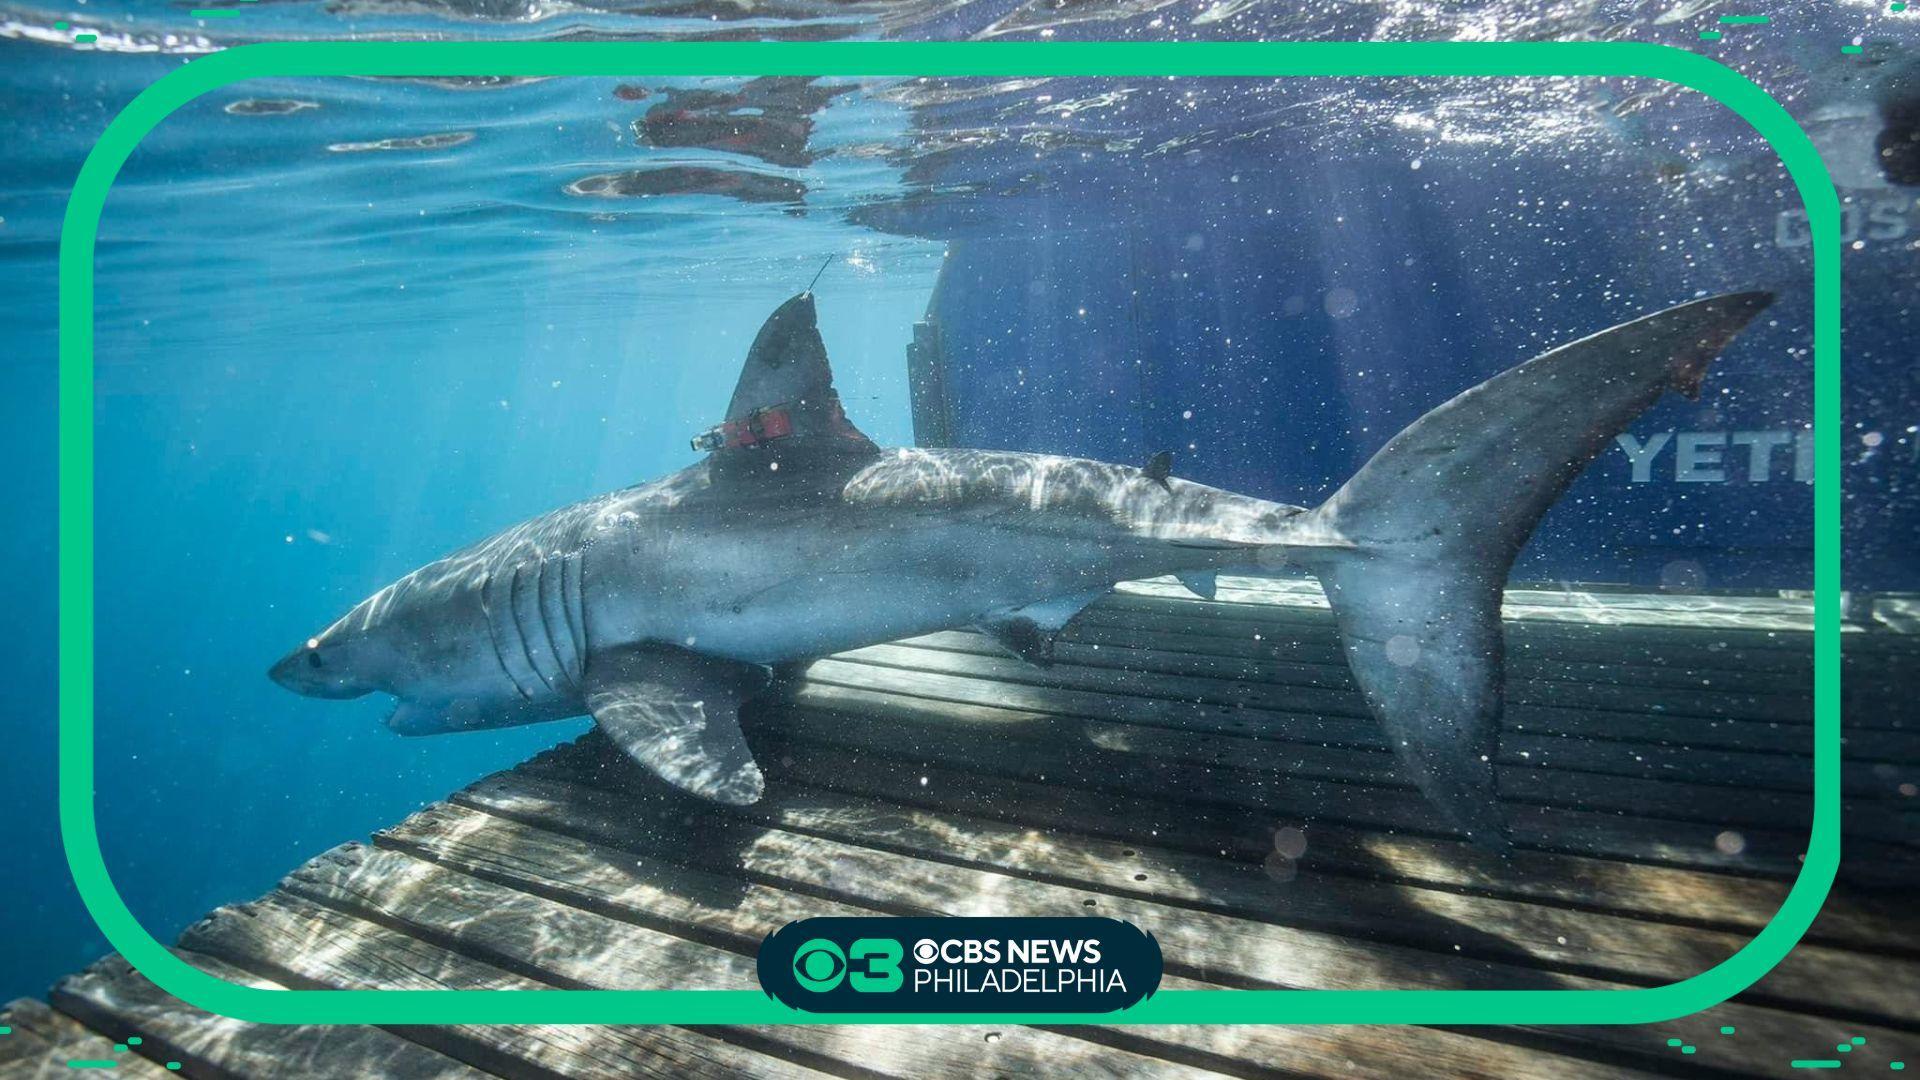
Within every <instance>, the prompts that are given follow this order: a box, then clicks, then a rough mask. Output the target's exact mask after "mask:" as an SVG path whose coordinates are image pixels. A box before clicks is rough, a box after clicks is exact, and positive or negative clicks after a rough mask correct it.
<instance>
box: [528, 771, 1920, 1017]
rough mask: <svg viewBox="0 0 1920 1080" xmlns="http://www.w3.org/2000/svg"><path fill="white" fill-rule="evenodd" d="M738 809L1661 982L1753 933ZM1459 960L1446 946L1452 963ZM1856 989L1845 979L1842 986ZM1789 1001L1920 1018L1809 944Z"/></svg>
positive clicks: (1093, 843)
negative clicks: (1886, 1008) (1892, 1006)
mask: <svg viewBox="0 0 1920 1080" xmlns="http://www.w3.org/2000/svg"><path fill="white" fill-rule="evenodd" d="M555 764H556V766H557V768H554V769H552V770H550V771H542V770H538V769H536V768H534V767H532V766H529V767H528V768H527V771H529V772H539V773H540V774H541V775H549V776H555V777H556V778H558V779H563V780H567V781H572V780H575V779H578V780H583V781H586V782H588V783H595V784H599V785H601V786H604V787H605V788H606V789H607V790H609V791H610V792H613V793H614V794H615V798H616V799H620V798H626V799H630V800H631V799H645V798H647V797H648V794H649V793H651V792H654V791H657V788H658V786H657V784H655V783H654V782H653V781H652V780H651V778H649V777H646V776H644V775H643V774H641V773H640V772H639V771H638V770H636V769H634V768H632V766H631V765H630V764H629V763H628V762H626V761H625V760H623V759H622V758H621V757H619V756H618V755H616V754H614V753H611V752H609V753H605V754H602V755H601V756H600V760H599V761H598V762H597V763H596V762H594V761H593V760H592V759H591V758H590V757H587V756H586V755H581V756H580V757H578V758H573V759H564V758H560V759H557V760H556V761H555ZM739 813H740V815H741V816H743V817H746V818H749V819H750V820H753V821H756V822H762V823H765V824H768V825H770V826H774V827H777V828H781V829H786V830H791V831H798V832H804V833H806V834H807V835H810V836H815V837H821V838H826V839H832V840H837V841H840V842H843V843H847V844H853V845H861V846H870V847H882V848H885V849H887V850H889V851H897V852H900V853H903V854H908V855H914V856H917V857H924V858H934V859H940V860H943V861H948V862H957V863H961V864H964V865H969V866H974V867H977V868H981V869H986V870H990V871H994V872H1002V873H1014V874H1019V875H1022V876H1024V877H1028V878H1032V879H1036V880H1043V881H1049V882H1054V883H1057V884H1061V885H1065V886H1068V887H1070V888H1079V889H1093V890H1096V891H1098V892H1101V893H1105V894H1108V895H1113V896H1133V897H1138V898H1142V899H1150V900H1154V901H1157V902H1162V903H1171V904H1179V905H1183V906H1192V907H1195V908H1197V909H1200V910H1206V911H1214V912H1220V913H1225V914H1230V915H1233V916H1236V917H1239V918H1250V919H1257V920H1261V921H1268V922H1273V923H1276V924H1279V925H1285V926H1292V927H1300V928H1303V929H1312V930H1324V931H1328V932H1331V933H1335V934H1339V935H1341V936H1343V937H1352V938H1358V939H1364V940H1368V941H1377V942H1391V943H1394V944H1400V945H1406V946H1409V947H1412V948H1418V949H1425V950H1428V951H1432V952H1439V953H1442V954H1443V955H1445V954H1446V953H1447V951H1448V950H1449V949H1451V950H1452V952H1453V954H1454V956H1459V957H1466V958H1475V957H1479V958H1485V959H1488V960H1493V961H1498V962H1501V963H1510V964H1517V965H1524V966H1526V967H1528V968H1532V969H1538V970H1557V971H1567V972H1575V973H1581V974H1588V975H1592V976H1594V977H1596V978H1601V979H1606V980H1608V981H1613V982H1623V983H1637V984H1643V985H1658V984H1660V983H1667V982H1676V981H1678V980H1680V979H1684V978H1687V977H1690V976H1692V975H1694V974H1697V973H1699V972H1701V971H1705V970H1707V969H1708V968H1710V967H1713V966H1715V965H1716V964H1718V963H1720V962H1721V961H1723V960H1725V959H1726V958H1727V957H1729V956H1731V955H1733V953H1734V952H1736V951H1738V950H1739V949H1740V948H1741V947H1742V946H1743V945H1745V944H1746V942H1747V941H1748V939H1749V938H1750V937H1751V936H1752V935H1751V934H1746V933H1738V932H1724V931H1713V930H1702V929H1698V928H1693V927H1686V926H1680V925H1676V924H1673V923H1671V922H1653V921H1647V920H1640V919H1633V918H1628V917H1624V916H1617V915H1612V914H1607V913H1603V912H1597V911H1591V910H1588V911H1568V910H1566V909H1564V908H1558V907H1553V906H1550V905H1542V904H1535V903H1527V902H1520V901H1514V900H1504V899H1494V898H1489V897H1481V896H1469V895H1462V894H1460V893H1457V892H1451V891H1445V890H1439V889H1430V888H1420V887H1416V886H1411V885H1401V886H1398V887H1395V888H1381V887H1380V886H1379V884H1378V882H1370V881H1363V880H1359V879H1355V878H1353V877H1350V876H1346V875H1332V874H1318V873H1313V872H1311V871H1308V872H1305V873H1300V872H1298V870H1299V868H1298V867H1297V866H1295V867H1293V868H1292V869H1294V870H1295V871H1296V872H1295V873H1294V874H1293V875H1292V876H1290V877H1289V878H1288V879H1287V880H1286V881H1284V882H1276V880H1275V878H1274V876H1273V875H1272V874H1271V873H1270V872H1268V868H1266V867H1263V866H1260V865H1255V864H1250V863H1246V862H1240V861H1236V860H1232V859H1229V858H1225V857H1223V856H1222V855H1220V854H1213V855H1210V856H1198V855H1195V854H1192V853H1189V852H1182V851H1180V850H1178V849H1175V848H1170V847H1166V846H1162V845H1160V844H1158V843H1151V844H1139V843H1135V844H1133V845H1128V844H1125V843H1122V842H1117V841H1109V840H1100V839H1097V838H1093V837H1088V836H1085V835H1081V834H1080V833H1078V832H1070V833H1064V834H1060V833H1042V832H1038V831H1036V830H1033V829H1031V828H1026V827H1021V826H1009V825H1005V824H1003V823H1001V822H998V821H995V820H993V819H991V818H982V817H975V816H971V815H967V814H963V813H958V812H954V811H939V812H934V811H926V810H919V811H916V810H913V809H910V808H904V807H900V806H897V805H893V804H888V803H880V802H875V801H872V800H865V799H853V798H849V797H848V796H845V795H840V794H835V793H829V792H825V791H821V790H818V789H808V788H788V789H783V790H776V791H773V792H769V794H768V797H767V798H765V799H763V800H762V801H761V802H760V803H758V804H755V805H754V806H751V807H746V808H743V809H742V810H740V811H739ZM1451 959H1452V957H1448V961H1451ZM1849 984H1850V985H1851V987H1852V989H1845V988H1843V987H1844V986H1845V985H1849ZM1769 987H1770V991H1769V992H1771V993H1774V994H1777V995H1778V1000H1777V1004H1779V1005H1781V1006H1782V1007H1786V1008H1798V1009H1815V1010H1828V1009H1832V1010H1852V1012H1853V1014H1855V1015H1862V1016H1875V1015H1882V1013H1881V1009H1882V1007H1883V1005H1884V1004H1885V1003H1888V1002H1893V1003H1901V1002H1906V1003H1911V1005H1912V1007H1913V1010H1914V1011H1915V1012H1916V1013H1920V964H1915V963H1914V962H1912V961H1906V960H1899V959H1894V958H1890V957H1887V956H1885V955H1884V954H1882V955H1873V956H1868V955H1862V954H1861V953H1858V952H1847V951H1843V950H1839V949H1833V948H1829V947H1826V946H1822V945H1814V944H1804V943H1803V944H1802V946H1801V947H1800V948H1799V949H1798V950H1796V953H1795V955H1794V956H1793V957H1791V958H1790V959H1789V960H1788V961H1787V962H1784V963H1783V964H1781V965H1780V966H1779V967H1778V968H1776V969H1775V972H1774V977H1773V979H1772V980H1770V983H1769Z"/></svg>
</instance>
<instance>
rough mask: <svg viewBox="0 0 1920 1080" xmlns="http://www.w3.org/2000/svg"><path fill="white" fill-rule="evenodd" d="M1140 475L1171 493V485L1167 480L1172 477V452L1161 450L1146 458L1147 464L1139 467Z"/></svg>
mask: <svg viewBox="0 0 1920 1080" xmlns="http://www.w3.org/2000/svg"><path fill="white" fill-rule="evenodd" d="M1140 475H1141V476H1144V477H1146V478H1147V479H1149V480H1151V481H1153V482H1154V483H1156V484H1159V485H1160V486H1161V487H1163V488H1165V489H1167V490H1168V491H1172V490H1173V485H1172V484H1170V483H1168V482H1167V478H1168V477H1170V476H1172V475H1173V451H1171V450H1162V451H1160V452H1158V453H1156V454H1154V455H1153V456H1152V457H1150V458H1148V459H1147V463H1146V464H1145V465H1142V466H1140Z"/></svg>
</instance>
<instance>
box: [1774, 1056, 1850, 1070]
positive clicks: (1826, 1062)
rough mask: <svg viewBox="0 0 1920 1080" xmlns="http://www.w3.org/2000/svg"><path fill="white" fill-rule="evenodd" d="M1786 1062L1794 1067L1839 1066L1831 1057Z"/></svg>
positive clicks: (1817, 1067) (1823, 1067)
mask: <svg viewBox="0 0 1920 1080" xmlns="http://www.w3.org/2000/svg"><path fill="white" fill-rule="evenodd" d="M1787 1064H1789V1065H1791V1066H1793V1067H1794V1068H1796V1069H1837V1068H1839V1067H1840V1063H1839V1062H1838V1061H1835V1060H1833V1059H1832V1058H1826V1059H1818V1058H1816V1059H1812V1060H1802V1061H1789V1062H1787Z"/></svg>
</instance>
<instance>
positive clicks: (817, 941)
mask: <svg viewBox="0 0 1920 1080" xmlns="http://www.w3.org/2000/svg"><path fill="white" fill-rule="evenodd" d="M793 977H794V980H795V981H797V982H798V983H799V984H800V985H801V986H804V987H806V988H807V989H809V990H812V991H813V992H815V993H817V994H824V993H826V992H827V991H829V990H831V989H833V988H834V987H836V986H839V985H840V980H841V979H844V978H846V977H847V957H846V954H845V953H843V952H841V951H840V946H838V945H835V944H834V943H833V942H831V941H828V940H827V939H826V938H814V939H813V940H812V941H809V942H807V943H806V944H804V945H802V946H800V948H799V949H798V950H796V951H795V952H794V954H793Z"/></svg>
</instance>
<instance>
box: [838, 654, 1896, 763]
mask: <svg viewBox="0 0 1920 1080" xmlns="http://www.w3.org/2000/svg"><path fill="white" fill-rule="evenodd" d="M954 636H955V637H960V636H965V635H954ZM982 648H990V646H982ZM1109 653H1110V654H1111V655H1112V658H1113V659H1114V660H1115V661H1119V662H1124V658H1123V657H1121V656H1119V655H1118V654H1117V653H1114V652H1113V651H1112V650H1109ZM832 661H849V662H855V663H866V664H871V665H872V666H874V667H877V668H881V669H886V670H896V671H902V672H906V673H908V674H909V675H912V674H915V673H920V672H939V673H941V674H946V675H953V676H957V677H961V678H971V679H979V680H985V681H988V682H991V683H994V684H996V685H1004V684H1016V685H1021V686H1033V687H1040V688H1047V689H1060V690H1066V691H1078V692H1088V693H1094V694H1098V695H1102V696H1124V697H1128V698H1135V699H1139V700H1141V701H1147V702H1154V703H1157V704H1160V705H1161V706H1162V707H1161V708H1160V709H1149V710H1148V711H1147V719H1149V720H1150V719H1151V717H1152V715H1153V714H1154V713H1155V712H1161V711H1172V709H1169V708H1167V705H1168V704H1169V703H1171V704H1172V706H1173V708H1175V709H1178V710H1181V711H1180V713H1178V714H1176V715H1179V716H1182V717H1183V718H1185V717H1191V716H1192V712H1189V711H1187V710H1188V709H1189V707H1190V706H1201V707H1202V708H1201V709H1199V710H1195V711H1197V712H1199V714H1200V715H1199V718H1198V723H1199V724H1204V725H1207V726H1206V730H1230V731H1232V732H1234V733H1235V734H1243V735H1248V736H1252V737H1255V738H1262V739H1271V740H1279V741H1285V742H1291V743H1306V744H1310V745H1312V744H1317V745H1319V746H1325V747H1338V748H1345V749H1372V750H1385V749H1387V741H1386V736H1385V733H1384V732H1383V731H1382V729H1381V728H1380V725H1379V724H1378V723H1377V722H1375V721H1374V720H1373V719H1372V718H1371V717H1346V716H1337V715H1328V714H1319V713H1313V712H1311V711H1294V710H1292V709H1291V708H1290V707H1289V705H1290V702H1289V700H1288V695H1289V693H1290V691H1287V690H1285V689H1279V688H1273V687H1266V688H1264V689H1263V690H1261V691H1259V692H1255V691H1254V690H1252V689H1249V688H1250V687H1253V686H1254V685H1255V684H1252V683H1247V682H1242V681H1237V680H1233V679H1231V678H1229V677H1224V676H1223V677H1217V678H1197V677H1181V678H1169V677H1165V676H1163V675H1161V674H1160V673H1159V672H1155V671H1145V670H1136V669H1132V668H1093V667H1086V666H1082V665H1077V664H1071V663H1065V662H1059V663H1055V664H1054V665H1053V666H1052V667H1048V668H1036V667H1033V666H1032V665H1029V664H1023V663H1021V662H1020V661H1017V660H1013V659H1011V658H1005V657H1002V656H999V655H998V654H984V653H982V652H980V651H975V650H968V651H964V652H963V651H960V650H957V649H930V648H917V647H911V646H899V645H881V646H873V647H870V648H865V649H857V650H853V651H852V652H848V653H840V654H837V655H835V656H834V657H833V658H832ZM816 667H817V668H818V672H819V674H818V680H819V681H821V682H824V683H828V684H830V685H831V684H835V683H837V682H842V681H844V680H845V675H844V673H842V672H840V671H839V669H838V668H836V667H834V666H832V665H831V662H822V664H820V665H816ZM809 670H810V672H811V671H812V670H813V669H809ZM1352 696H1353V700H1354V707H1355V708H1360V707H1361V705H1360V703H1359V696H1358V692H1357V691H1355V692H1353V694H1352ZM1068 700H1069V701H1073V702H1079V701H1086V700H1088V699H1086V698H1082V697H1078V696H1073V697H1071V698H1069V699H1068ZM1095 700H1097V699H1095ZM1205 706H1217V707H1218V709H1215V710H1208V709H1205ZM1067 707H1070V708H1077V707H1078V706H1074V705H1071V704H1069V705H1068V706H1067ZM1087 707H1088V708H1089V709H1097V708H1098V705H1097V704H1095V705H1091V706H1087ZM1508 711H1509V714H1510V715H1509V716H1508V717H1507V718H1506V725H1505V730H1503V731H1502V733H1501V738H1500V746H1501V754H1502V756H1501V758H1500V760H1501V762H1502V763H1503V764H1507V765H1516V764H1518V765H1528V766H1534V767H1541V768H1555V767H1564V768H1568V769H1574V770H1578V771H1584V772H1597V773H1602V774H1606V775H1617V776H1628V777H1651V778H1658V779H1673V780H1677V781H1681V782H1686V783H1701V784H1719V785H1732V786H1738V787H1749V788H1751V787H1763V788H1768V789H1772V790H1778V791H1804V790H1808V789H1810V788H1811V786H1812V776H1813V765H1812V758H1811V751H1812V735H1811V732H1810V730H1809V729H1807V728H1806V727H1805V726H1804V725H1800V724H1794V725H1783V724H1779V723H1774V722H1769V721H1752V720H1719V721H1708V720H1692V721H1691V722H1689V720H1687V719H1679V720H1676V719H1673V718H1669V717H1665V716H1651V717H1650V716H1644V715H1640V714H1632V713H1611V712H1599V711H1597V710H1572V709H1524V708H1521V709H1509V710H1508ZM1562 718H1571V719H1572V721H1573V723H1572V724H1571V725H1569V724H1567V723H1563V722H1561V721H1562ZM1127 719H1128V720H1130V721H1134V720H1135V719H1136V718H1135V717H1133V716H1131V715H1130V716H1128V717H1127ZM1172 722H1174V723H1177V724H1178V726H1180V727H1183V728H1186V727H1193V726H1197V725H1196V724H1194V723H1181V722H1179V721H1178V720H1174V721H1172ZM1569 726H1575V727H1586V728H1588V729H1589V731H1588V732H1587V733H1588V734H1593V733H1598V734H1600V735H1601V737H1600V738H1577V739H1576V738H1570V737H1568V735H1569V734H1570V733H1569V732H1568V731H1567V730H1566V729H1567V728H1568V727H1569ZM1622 729H1630V732H1631V734H1638V735H1639V736H1640V739H1637V740H1636V739H1631V738H1630V737H1629V731H1623V730H1622ZM1695 731H1699V732H1702V733H1706V734H1709V735H1711V736H1714V737H1715V738H1714V740H1713V741H1716V742H1720V743H1722V745H1718V746H1715V745H1709V744H1706V743H1703V742H1702V741H1701V740H1698V739H1695V738H1692V734H1693V733H1694V732H1695ZM1879 734H1884V733H1879ZM1892 737H1894V738H1900V739H1912V740H1913V741H1914V742H1915V747H1914V749H1915V750H1916V751H1920V738H1915V737H1912V736H1906V735H1896V736H1892ZM1649 738H1653V739H1657V740H1659V741H1646V740H1647V739H1649ZM1676 742H1683V743H1684V744H1685V745H1673V744H1674V743H1676ZM1755 743H1759V744H1760V745H1762V746H1766V745H1767V744H1768V743H1771V744H1773V746H1771V747H1768V749H1773V748H1783V749H1784V748H1787V747H1792V748H1793V752H1789V753H1778V752H1772V753H1755V752H1752V750H1753V745H1754V744H1755ZM1914 760H1915V761H1920V754H1916V756H1915V758H1914ZM1915 778H1920V767H1916V766H1915V765H1912V764H1902V765H1899V766H1897V767H1896V768H1895V769H1894V770H1893V771H1892V772H1891V773H1889V774H1888V776H1887V777H1883V778H1876V777H1874V776H1871V775H1869V774H1867V773H1865V772H1862V773H1860V774H1858V775H1857V776H1849V777H1846V778H1844V779H1843V783H1844V784H1846V785H1847V787H1846V789H1845V790H1847V792H1848V793H1849V794H1851V795H1855V796H1858V797H1863V798H1872V797H1875V796H1880V797H1885V798H1896V797H1898V796H1897V795H1896V794H1895V790H1896V785H1897V784H1898V783H1899V782H1900V781H1903V780H1907V779H1915ZM1889 779H1890V780H1892V781H1893V782H1892V783H1888V782H1887V780H1889Z"/></svg>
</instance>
